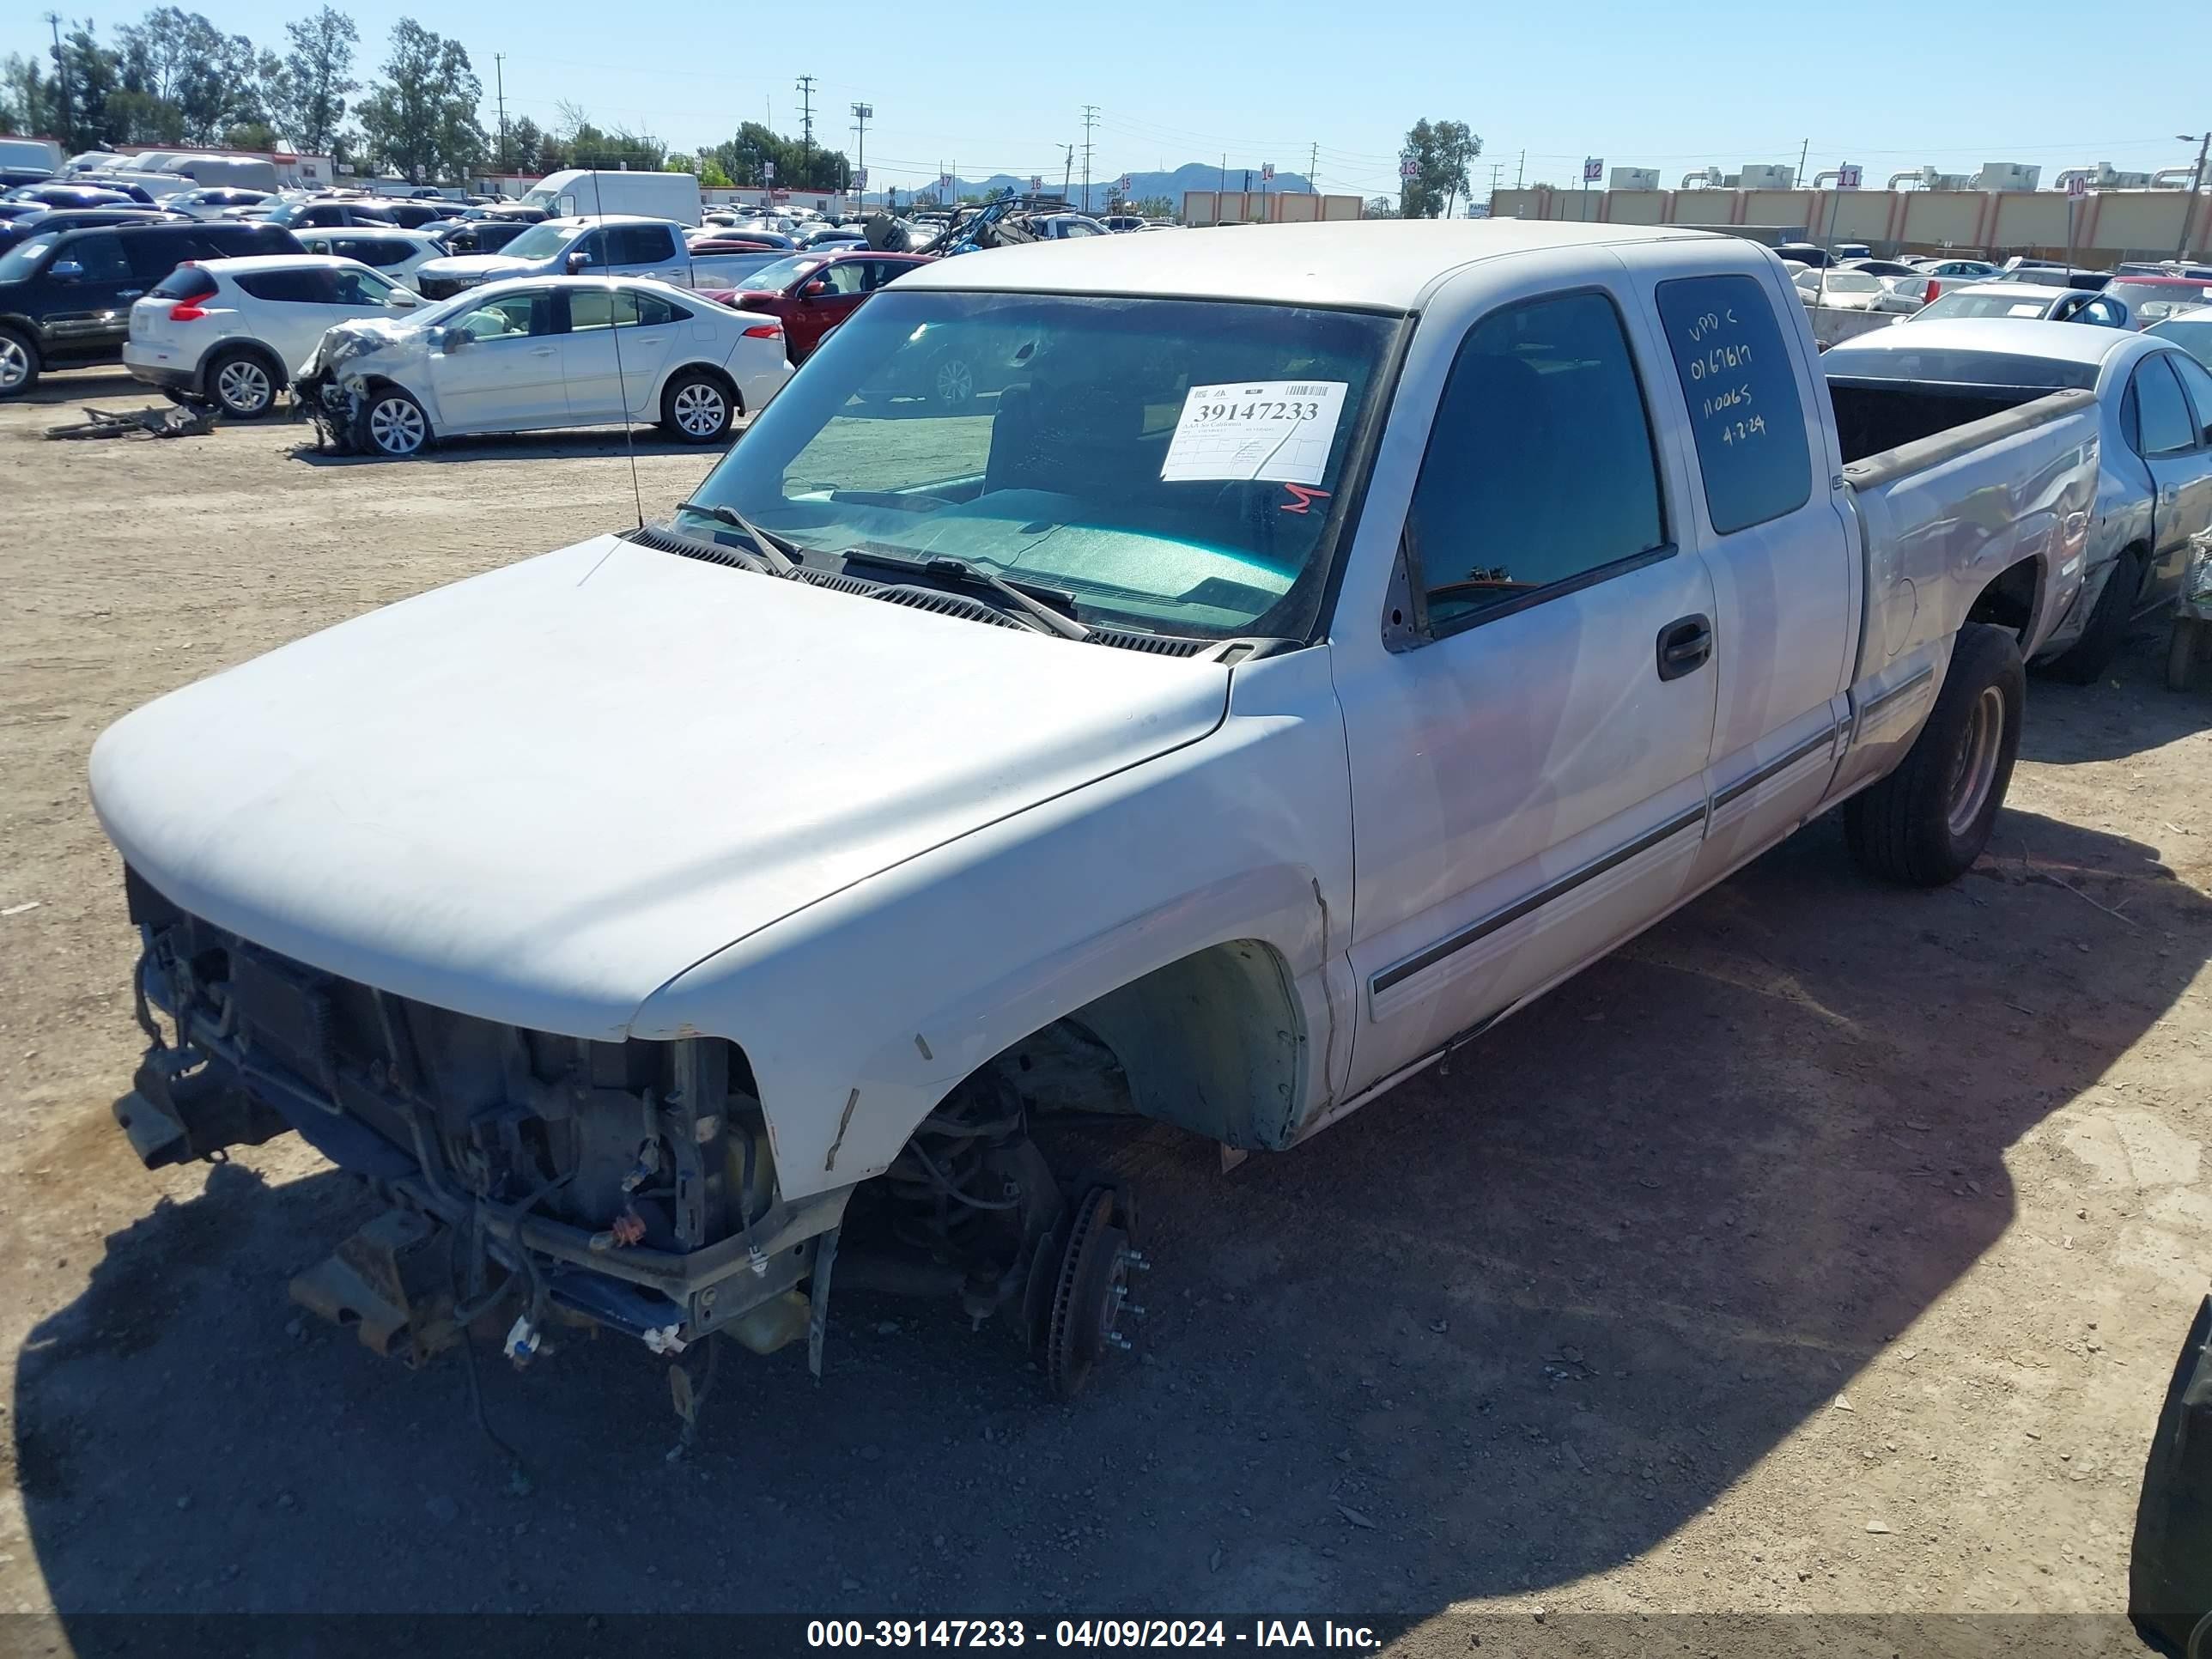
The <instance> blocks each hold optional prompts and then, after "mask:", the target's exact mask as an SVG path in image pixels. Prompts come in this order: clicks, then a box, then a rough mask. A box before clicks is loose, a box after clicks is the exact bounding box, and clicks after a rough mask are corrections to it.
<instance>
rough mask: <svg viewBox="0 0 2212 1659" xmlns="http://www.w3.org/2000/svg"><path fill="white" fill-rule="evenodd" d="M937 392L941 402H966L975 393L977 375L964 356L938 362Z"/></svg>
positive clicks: (938, 399)
mask: <svg viewBox="0 0 2212 1659" xmlns="http://www.w3.org/2000/svg"><path fill="white" fill-rule="evenodd" d="M936 392H937V401H938V402H939V403H940V404H964V403H966V402H967V401H968V400H969V398H972V397H974V396H975V374H974V372H973V371H972V370H971V369H969V367H968V364H967V361H966V360H965V359H964V358H960V357H947V358H946V359H945V361H944V362H941V363H939V364H938V366H937V384H936Z"/></svg>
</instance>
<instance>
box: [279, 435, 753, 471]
mask: <svg viewBox="0 0 2212 1659" xmlns="http://www.w3.org/2000/svg"><path fill="white" fill-rule="evenodd" d="M741 429H742V428H741ZM300 431H301V439H302V441H301V444H300V447H298V448H297V449H296V450H295V451H294V452H293V455H294V458H295V459H298V460H301V461H305V462H306V463H307V465H310V466H421V465H454V464H457V463H465V462H471V461H546V460H554V461H558V460H591V459H606V458H609V457H612V458H614V459H621V458H622V457H623V456H625V455H629V454H635V455H637V456H639V457H640V458H641V459H642V458H643V457H645V456H648V455H696V457H698V459H699V463H700V466H701V469H702V471H703V470H704V469H705V468H707V467H708V466H710V465H713V464H714V462H715V461H718V460H720V459H721V458H722V455H723V453H724V452H725V451H726V449H727V448H728V445H727V444H685V443H678V442H676V441H674V440H673V439H670V438H665V437H663V436H661V435H660V430H659V428H657V427H641V428H638V430H637V431H636V432H635V434H634V435H633V436H632V438H631V441H629V442H628V443H625V442H623V430H622V428H620V427H618V426H610V427H586V428H580V429H578V430H576V431H573V432H526V433H520V434H510V433H483V434H475V435H470V436H466V437H459V438H441V439H439V440H438V441H437V442H435V444H433V445H432V446H431V447H429V448H428V449H426V450H424V451H423V452H422V453H420V454H419V455H413V456H410V457H408V458H407V459H404V460H395V459H392V458H391V457H390V456H387V455H341V454H339V453H337V452H336V451H335V450H330V449H325V448H322V447H319V445H318V444H317V443H316V441H315V438H314V428H312V427H308V426H302V427H301V428H300ZM732 441H735V436H734V435H733V436H732Z"/></svg>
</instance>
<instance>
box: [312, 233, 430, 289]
mask: <svg viewBox="0 0 2212 1659" xmlns="http://www.w3.org/2000/svg"><path fill="white" fill-rule="evenodd" d="M293 234H294V235H295V236H297V237H298V238H299V239H300V246H301V247H303V248H305V249H307V252H310V253H328V254H332V255H334V256H336V257H337V258H341V259H358V260H359V261H361V263H362V264H365V265H367V266H368V267H369V269H370V270H377V271H381V272H382V273H383V274H384V275H385V276H389V277H390V278H392V281H393V282H395V283H403V284H404V285H405V286H406V287H408V288H411V289H415V290H416V292H418V293H419V292H421V290H422V284H421V283H418V282H416V280H415V270H416V267H417V266H419V265H422V264H428V262H429V261H431V260H433V259H443V258H447V257H448V256H449V255H451V254H452V252H453V249H451V248H449V247H447V246H446V245H445V244H444V243H443V242H441V241H440V240H437V238H435V236H425V235H424V234H422V232H421V231H419V230H398V229H388V228H386V227H385V226H382V225H338V226H335V227H330V228H325V227H318V228H315V229H313V230H300V231H295V232H294V233H293Z"/></svg>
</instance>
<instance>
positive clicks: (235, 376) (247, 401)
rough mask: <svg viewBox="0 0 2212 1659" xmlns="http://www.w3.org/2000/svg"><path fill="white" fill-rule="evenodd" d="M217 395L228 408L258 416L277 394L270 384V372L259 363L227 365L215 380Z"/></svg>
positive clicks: (242, 413)
mask: <svg viewBox="0 0 2212 1659" xmlns="http://www.w3.org/2000/svg"><path fill="white" fill-rule="evenodd" d="M215 388H216V396H217V397H219V398H222V401H223V404H224V406H225V407H226V408H228V409H230V410H234V411H235V412H237V413H239V414H240V415H258V414H259V413H260V412H261V411H262V410H264V409H266V408H267V407H268V406H269V404H270V399H271V398H274V397H275V396H276V391H275V388H273V387H272V386H270V384H269V371H268V370H266V369H264V368H262V367H261V365H260V364H258V363H252V362H235V363H225V364H224V365H223V366H222V374H218V375H216V379H215Z"/></svg>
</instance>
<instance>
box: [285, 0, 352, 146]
mask: <svg viewBox="0 0 2212 1659" xmlns="http://www.w3.org/2000/svg"><path fill="white" fill-rule="evenodd" d="M284 33H286V34H288V35H289V36H290V37H291V39H292V50H291V51H289V52H287V53H285V54H284V60H283V69H282V70H281V72H280V74H279V75H278V76H277V77H276V96H275V97H274V98H273V99H272V100H270V101H271V102H272V104H273V105H274V107H273V108H272V109H271V111H270V113H271V114H272V115H273V116H274V117H275V118H276V125H278V126H280V127H282V128H283V131H284V136H285V137H287V138H289V140H290V141H291V143H292V147H293V148H294V149H296V150H299V151H301V153H302V154H305V155H329V154H330V153H331V148H332V147H333V146H334V145H335V144H336V143H337V137H338V128H339V127H340V125H343V122H344V120H345V115H346V95H347V94H349V93H351V92H354V91H356V89H357V88H359V86H360V84H361V83H360V82H357V81H356V80H355V79H354V78H353V51H354V48H355V47H356V46H359V45H360V44H361V34H360V32H359V31H358V30H356V28H355V27H354V23H353V19H352V18H350V17H349V16H347V15H345V14H344V13H343V12H342V11H340V10H338V9H337V8H336V7H334V6H325V7H324V8H323V9H321V10H320V11H319V12H317V13H316V14H315V15H313V17H303V18H301V19H299V20H298V21H295V22H290V23H287V24H285V25H284Z"/></svg>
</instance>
